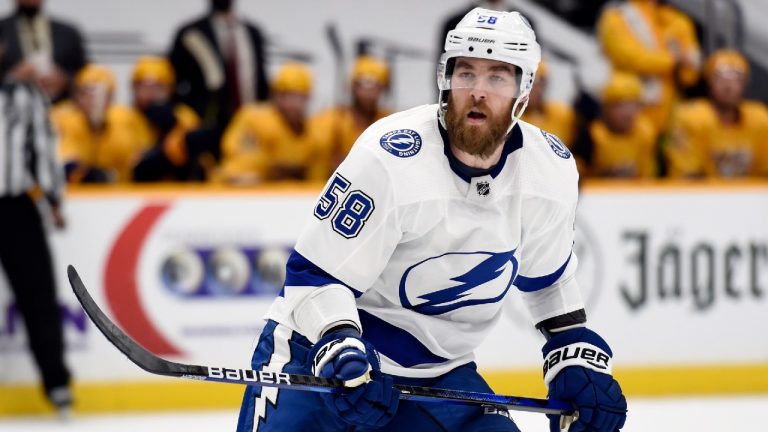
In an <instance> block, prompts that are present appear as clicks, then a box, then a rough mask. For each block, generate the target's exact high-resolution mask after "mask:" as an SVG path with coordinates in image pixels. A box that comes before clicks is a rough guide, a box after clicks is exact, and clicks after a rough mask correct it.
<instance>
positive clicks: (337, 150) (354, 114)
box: [315, 56, 391, 174]
mask: <svg viewBox="0 0 768 432" xmlns="http://www.w3.org/2000/svg"><path fill="white" fill-rule="evenodd" d="M350 81H351V83H350V85H351V90H352V100H351V104H350V105H342V106H336V107H333V108H329V109H327V110H325V111H323V112H321V113H319V114H317V116H316V117H315V120H316V121H317V122H319V123H320V126H319V127H320V129H321V130H322V131H323V136H324V141H325V142H326V145H327V146H328V147H329V148H330V152H331V165H332V166H330V167H329V171H328V174H330V173H331V172H332V171H333V170H334V169H336V166H337V165H338V164H339V163H340V162H341V160H342V159H344V157H345V156H346V155H347V153H349V150H350V149H351V148H352V145H353V144H354V143H355V141H357V138H358V137H359V136H360V134H362V133H363V131H365V129H366V128H368V126H370V125H372V124H373V123H374V122H375V121H376V120H379V119H380V118H382V117H386V116H387V115H389V114H390V113H391V111H389V110H387V109H383V108H381V106H380V104H381V98H382V97H383V96H384V94H385V92H386V91H387V88H388V86H389V67H387V65H386V64H385V63H384V62H382V61H381V60H378V59H376V58H374V57H371V56H361V57H359V58H358V59H357V60H356V61H355V64H354V66H353V67H352V73H351V77H350Z"/></svg>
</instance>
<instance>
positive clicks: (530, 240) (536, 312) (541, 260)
mask: <svg viewBox="0 0 768 432" xmlns="http://www.w3.org/2000/svg"><path fill="white" fill-rule="evenodd" d="M531 132H533V133H531V134H530V137H531V139H530V140H529V141H527V142H530V143H531V145H530V147H532V148H531V151H530V152H528V153H527V154H526V157H527V161H526V163H525V168H523V170H524V172H523V173H522V174H521V177H520V179H521V192H522V194H521V195H522V197H521V204H522V205H521V207H522V211H521V228H522V233H521V243H520V257H521V260H520V270H519V273H518V276H517V278H516V279H515V286H517V288H518V289H519V290H520V291H521V292H522V295H523V299H524V301H525V303H526V306H527V307H528V310H529V312H530V314H531V318H532V321H533V323H534V324H536V323H539V322H541V321H543V320H546V319H549V318H552V317H555V316H558V315H562V314H565V313H569V312H573V311H576V310H579V309H583V307H584V305H583V301H582V299H581V294H580V292H579V288H578V285H577V283H576V278H575V274H576V267H577V263H578V260H577V258H576V255H575V254H574V252H573V242H574V229H575V227H574V224H575V217H576V204H577V200H578V189H577V184H578V173H577V172H576V167H575V163H574V161H573V158H572V157H568V158H566V157H564V155H557V154H556V153H555V152H552V151H551V150H550V145H549V143H548V142H547V141H546V140H543V139H542V133H541V132H540V131H539V130H538V129H536V130H535V131H531ZM547 135H548V134H546V133H544V134H543V136H544V137H546V136H547ZM566 154H567V156H570V153H566Z"/></svg>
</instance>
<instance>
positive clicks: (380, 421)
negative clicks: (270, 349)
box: [308, 329, 400, 428]
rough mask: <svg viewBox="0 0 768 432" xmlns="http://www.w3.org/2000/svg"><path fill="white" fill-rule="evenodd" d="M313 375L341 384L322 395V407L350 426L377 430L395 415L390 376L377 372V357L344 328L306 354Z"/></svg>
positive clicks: (395, 399)
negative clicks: (340, 387) (342, 384)
mask: <svg viewBox="0 0 768 432" xmlns="http://www.w3.org/2000/svg"><path fill="white" fill-rule="evenodd" d="M308 358H309V360H310V361H312V373H313V374H314V375H315V376H319V377H323V378H336V379H339V380H341V381H342V382H344V385H345V388H344V389H342V390H341V391H339V392H333V393H321V394H320V397H321V398H322V399H323V402H324V403H325V405H326V406H327V407H328V408H329V409H330V410H331V411H332V412H334V413H336V415H338V416H339V417H340V418H341V419H343V420H344V421H345V422H347V423H348V424H350V425H354V426H358V427H364V428H379V427H382V426H384V425H385V424H387V423H388V422H389V421H390V420H392V418H393V417H394V415H395V412H396V411H397V405H398V403H399V401H400V396H399V393H398V391H397V390H396V389H395V388H394V387H393V384H394V383H393V381H392V377H390V376H388V375H384V374H382V373H381V372H380V365H379V358H378V354H377V353H376V351H375V350H374V348H373V346H372V345H371V344H369V343H368V342H366V341H364V340H362V339H360V337H359V333H358V332H357V331H356V330H352V329H345V330H341V331H337V332H333V333H331V334H328V335H325V336H323V337H322V338H321V339H320V340H319V341H317V343H316V344H315V345H314V346H313V347H312V350H311V351H310V353H309V357H308Z"/></svg>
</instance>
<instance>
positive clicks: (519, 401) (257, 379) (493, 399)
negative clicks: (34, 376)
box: [67, 266, 573, 415]
mask: <svg viewBox="0 0 768 432" xmlns="http://www.w3.org/2000/svg"><path fill="white" fill-rule="evenodd" d="M67 275H68V276H69V283H70V285H72V290H73V291H74V293H75V296H76V297H77V299H78V300H79V301H80V304H81V305H82V306H83V309H84V310H85V312H86V314H88V317H89V318H90V319H91V321H93V323H94V325H96V327H97V328H98V329H99V330H100V331H101V333H103V334H104V336H105V337H106V338H107V340H109V342H111V343H112V344H113V345H114V346H115V347H117V349H119V350H120V351H121V352H122V353H123V354H125V356H126V357H128V359H129V360H131V361H132V362H133V363H135V364H136V365H137V366H139V367H140V368H142V369H144V370H145V371H147V372H149V373H152V374H156V375H164V376H170V377H176V378H186V379H192V380H197V381H212V382H222V383H229V384H243V385H251V386H262V387H277V388H283V389H293V390H305V391H313V392H322V393H331V392H337V391H341V389H342V388H343V384H342V383H341V381H339V380H337V379H328V378H321V377H316V376H312V375H298V374H288V373H284V372H275V371H269V370H261V371H257V370H250V369H234V368H226V367H214V366H198V365H189V364H183V363H176V362H172V361H168V360H165V359H163V358H160V357H158V356H156V355H154V354H152V353H151V352H149V351H147V349H145V348H144V347H142V346H141V345H139V343H138V342H136V341H135V340H133V339H132V338H131V337H130V336H128V335H127V334H125V332H123V330H121V329H120V328H119V327H118V326H117V325H116V324H115V323H114V322H112V321H111V320H110V319H109V318H108V317H107V315H106V314H105V313H104V312H103V311H102V310H101V308H99V306H98V305H97V304H96V302H95V301H94V300H93V298H92V297H91V295H90V294H89V293H88V290H87V289H86V288H85V284H83V281H82V280H81V279H80V276H79V275H78V274H77V271H76V270H75V268H74V267H72V266H69V267H68V268H67ZM395 388H397V390H398V391H399V392H400V399H405V400H413V401H420V402H443V403H454V404H461V405H493V406H499V407H504V408H507V409H510V410H516V411H531V412H540V413H546V414H560V415H562V414H565V413H568V412H571V411H573V408H572V407H571V406H570V405H569V404H566V403H564V402H561V401H557V400H548V399H534V398H525V397H518V396H505V395H497V394H493V393H479V392H471V391H463V390H450V389H438V388H431V387H417V386H407V385H395Z"/></svg>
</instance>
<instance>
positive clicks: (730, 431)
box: [0, 395, 768, 432]
mask: <svg viewBox="0 0 768 432" xmlns="http://www.w3.org/2000/svg"><path fill="white" fill-rule="evenodd" d="M629 403H630V405H629V408H630V412H629V418H628V420H627V424H626V426H625V427H624V429H623V431H624V432H678V431H696V432H715V431H717V432H741V431H750V432H751V431H768V423H766V413H768V395H760V396H744V397H729V398H714V397H712V398H686V399H677V398H674V399H673V398H669V399H640V398H636V399H632V400H630V401H629ZM514 417H515V420H516V422H517V424H518V426H519V427H520V429H521V430H522V431H523V432H547V431H548V428H547V423H546V420H545V417H544V416H543V415H541V414H532V413H514ZM236 423H237V412H236V411H235V410H232V411H214V412H199V411H198V412H171V413H162V414H135V415H129V414H120V415H109V416H107V415H87V416H86V415H74V416H73V417H72V418H70V419H69V420H68V421H65V422H63V421H61V420H58V419H54V418H52V417H47V418H44V417H39V418H4V419H0V431H2V432H43V431H46V432H47V431H57V432H59V431H62V432H74V431H77V432H96V431H99V432H102V431H109V432H168V431H184V432H209V431H217V432H218V431H234V430H235V424H236Z"/></svg>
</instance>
